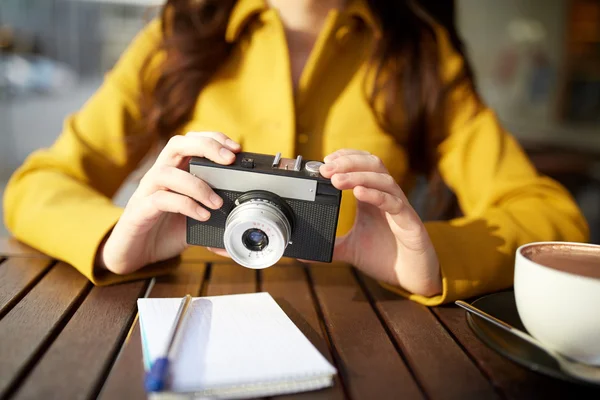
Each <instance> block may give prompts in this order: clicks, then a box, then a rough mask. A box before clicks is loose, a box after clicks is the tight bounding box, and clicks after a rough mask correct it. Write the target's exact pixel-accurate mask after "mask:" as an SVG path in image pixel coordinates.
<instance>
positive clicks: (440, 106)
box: [141, 0, 473, 219]
mask: <svg viewBox="0 0 600 400" xmlns="http://www.w3.org/2000/svg"><path fill="white" fill-rule="evenodd" d="M236 1H237V0H168V1H167V2H166V4H165V6H164V7H163V8H162V11H161V21H162V30H163V35H162V42H161V43H160V50H162V51H163V52H164V53H165V54H166V57H164V60H163V61H162V63H161V64H160V66H159V74H158V78H157V80H156V82H155V84H154V85H153V87H152V89H151V90H150V91H147V92H146V93H144V94H143V96H142V99H141V105H142V115H143V120H144V123H145V130H146V132H149V133H151V134H155V135H157V136H159V137H161V138H164V139H167V138H169V137H170V136H172V135H174V134H175V133H176V132H177V131H178V129H179V128H181V126H182V125H183V124H184V123H185V122H187V121H188V120H189V119H190V117H191V114H192V112H193V109H194V106H195V104H196V100H197V98H198V94H199V92H200V91H201V90H202V89H203V88H204V87H205V86H206V85H207V83H208V82H209V81H210V80H211V78H212V76H213V75H214V74H215V72H216V71H217V70H218V69H219V67H221V66H222V65H223V64H224V62H225V61H226V59H227V57H228V56H229V54H230V53H231V51H232V49H233V46H235V43H229V42H227V41H226V40H225V30H226V27H227V23H228V20H229V16H230V14H231V11H232V9H233V7H234V6H235V3H236ZM367 2H368V5H369V7H370V9H371V11H372V13H373V14H374V16H375V17H376V18H377V20H378V23H379V24H380V27H381V30H382V33H383V34H382V35H381V38H380V39H379V40H378V42H377V43H376V45H375V47H374V48H373V52H372V56H371V59H370V64H369V65H370V67H371V71H372V72H373V74H370V76H371V78H372V79H369V82H371V83H370V84H367V83H366V84H365V85H364V87H365V96H366V98H367V99H368V102H369V104H370V106H371V109H372V111H373V113H374V115H375V116H376V117H377V120H378V121H379V124H380V125H381V126H382V127H383V129H384V130H385V131H386V132H388V133H389V134H391V135H393V136H394V137H395V138H397V140H398V141H399V142H401V144H402V145H403V146H405V147H406V149H407V153H408V154H409V163H410V168H411V170H412V171H413V172H415V173H416V174H423V175H425V176H427V177H428V178H429V181H430V185H429V186H430V196H428V197H430V198H433V199H435V201H434V202H432V203H430V204H429V207H428V210H427V211H426V212H425V214H427V215H428V216H429V219H434V218H444V217H445V216H447V215H448V214H449V213H455V211H456V203H455V201H454V199H455V197H453V196H452V194H451V193H449V191H448V190H446V188H445V186H444V185H443V182H442V181H441V178H440V175H439V172H438V171H437V168H436V163H437V157H436V148H437V146H438V144H439V143H440V142H441V141H442V140H443V138H444V137H445V135H446V126H445V123H444V119H445V118H444V115H445V114H446V113H447V111H448V110H447V107H448V106H449V105H448V104H447V103H446V102H445V99H446V98H447V94H448V93H449V91H450V90H451V89H452V88H453V87H455V86H457V85H463V84H466V85H473V74H472V71H471V68H470V66H469V63H468V62H467V60H466V57H464V58H465V64H464V68H463V70H462V72H461V73H460V74H459V75H458V76H456V77H455V78H454V79H453V81H452V82H443V81H442V78H441V76H440V71H439V46H438V38H437V35H436V32H435V28H434V24H433V22H435V23H437V24H439V25H441V26H443V27H444V28H445V29H446V31H447V33H448V37H449V39H450V41H451V44H452V45H453V46H454V48H455V50H456V51H457V52H459V53H460V54H462V55H463V56H464V47H463V44H462V42H461V40H460V38H459V35H458V33H457V30H456V26H455V23H454V2H453V1H451V0H444V1H440V0H368V1H367ZM147 65H150V63H148V64H147ZM142 73H143V74H144V73H145V71H142ZM381 99H383V107H382V106H381V104H382V101H381ZM399 108H400V109H401V112H398V111H399ZM398 115H402V118H395V117H396V116H398ZM399 119H400V121H398V120H399Z"/></svg>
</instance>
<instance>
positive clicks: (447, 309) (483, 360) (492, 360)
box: [434, 306, 600, 400]
mask: <svg viewBox="0 0 600 400" xmlns="http://www.w3.org/2000/svg"><path fill="white" fill-rule="evenodd" d="M434 312H435V314H436V315H437V316H438V317H439V318H440V320H441V321H442V323H443V324H444V325H445V327H446V328H447V329H448V330H449V331H451V332H452V334H453V335H454V337H455V338H456V339H457V340H458V342H459V343H460V344H461V345H462V346H463V348H464V349H465V350H466V351H467V352H468V354H470V356H471V357H472V358H473V359H474V360H475V362H476V363H477V365H478V366H479V368H480V369H481V370H482V371H484V373H485V374H486V376H487V378H488V379H489V380H490V381H491V382H492V383H493V384H494V385H495V386H496V387H498V388H499V390H500V391H501V392H502V394H503V395H504V396H505V397H506V398H509V399H524V400H525V399H534V398H539V399H566V398H582V399H584V398H585V399H599V398H600V388H599V387H592V386H587V385H586V386H584V385H576V384H571V383H566V382H563V381H560V380H557V379H553V378H550V377H547V376H544V375H541V374H538V373H535V372H532V371H529V370H527V369H525V368H523V367H521V366H520V365H518V364H516V363H514V362H512V361H510V360H508V359H506V358H504V357H502V356H501V355H500V354H498V353H496V352H495V351H494V350H492V349H490V348H489V347H487V346H486V345H485V344H484V343H483V342H482V341H481V340H479V338H478V337H477V336H476V335H475V334H474V333H473V331H472V330H471V328H469V326H468V325H467V321H466V316H465V311H464V310H462V309H459V308H458V307H454V306H444V307H436V308H435V309H434Z"/></svg>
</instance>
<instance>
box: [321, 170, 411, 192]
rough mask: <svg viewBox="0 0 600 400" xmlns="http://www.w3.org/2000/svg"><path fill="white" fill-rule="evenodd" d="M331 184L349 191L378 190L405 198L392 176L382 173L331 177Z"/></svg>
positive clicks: (350, 173)
mask: <svg viewBox="0 0 600 400" xmlns="http://www.w3.org/2000/svg"><path fill="white" fill-rule="evenodd" d="M331 183H332V184H333V186H335V187H336V188H337V189H340V190H349V189H354V188H355V187H357V186H363V187H365V188H369V189H376V190H379V191H381V192H386V193H389V194H391V195H392V196H396V197H404V193H403V192H402V189H400V186H398V184H397V183H396V181H395V180H394V178H392V176H390V174H386V173H381V172H349V173H342V174H335V175H333V176H332V177H331Z"/></svg>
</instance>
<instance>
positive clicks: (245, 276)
mask: <svg viewBox="0 0 600 400" xmlns="http://www.w3.org/2000/svg"><path fill="white" fill-rule="evenodd" d="M254 292H256V270H253V269H250V268H245V267H242V266H241V265H238V264H212V265H211V270H210V279H209V280H208V286H207V291H206V296H219V295H225V294H238V293H254Z"/></svg>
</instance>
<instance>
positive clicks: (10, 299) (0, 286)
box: [0, 257, 52, 318]
mask: <svg viewBox="0 0 600 400" xmlns="http://www.w3.org/2000/svg"><path fill="white" fill-rule="evenodd" d="M51 265H52V261H51V260H48V259H37V258H21V257H12V258H9V259H8V260H6V261H4V262H2V263H1V264H0V318H2V317H3V316H4V315H5V314H6V313H7V312H8V311H9V310H10V309H11V308H12V307H13V306H14V305H15V304H16V303H17V302H18V301H19V300H20V299H21V298H22V297H23V296H24V295H25V293H27V292H28V291H29V290H30V289H31V288H32V287H33V286H34V285H35V284H36V283H37V281H38V280H39V279H40V278H41V276H42V275H43V274H44V273H46V271H48V269H49V268H50V266H51Z"/></svg>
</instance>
